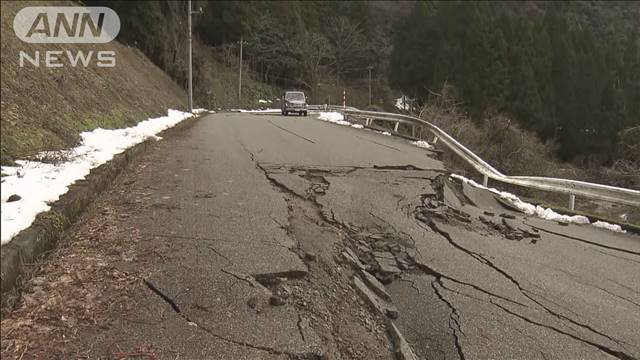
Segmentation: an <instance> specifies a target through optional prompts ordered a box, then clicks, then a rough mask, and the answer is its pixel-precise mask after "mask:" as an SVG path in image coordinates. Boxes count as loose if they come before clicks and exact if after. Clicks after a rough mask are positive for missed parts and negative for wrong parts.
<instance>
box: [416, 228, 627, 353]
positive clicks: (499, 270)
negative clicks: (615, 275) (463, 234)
mask: <svg viewBox="0 0 640 360" xmlns="http://www.w3.org/2000/svg"><path fill="white" fill-rule="evenodd" d="M428 225H429V227H430V228H431V229H432V230H433V231H435V232H437V233H438V234H440V235H441V236H442V237H444V238H445V239H447V241H448V242H449V243H450V244H451V245H452V246H454V247H455V248H456V249H459V250H461V251H463V252H465V253H467V254H469V256H471V257H472V258H473V259H475V260H476V261H478V262H480V263H481V264H483V265H486V266H488V267H490V268H491V269H493V270H494V271H496V272H497V273H499V274H500V275H502V276H503V277H504V278H506V279H507V280H508V281H509V282H510V283H512V284H513V285H514V286H515V287H516V288H517V289H518V291H519V292H520V293H521V294H522V295H523V296H524V297H526V298H527V299H529V300H530V301H532V302H533V303H535V304H536V305H538V306H539V307H540V308H542V310H544V311H545V312H547V313H548V314H550V315H552V316H554V317H556V318H557V319H559V320H561V321H562V320H564V321H567V322H569V323H571V324H573V325H575V326H577V327H579V328H581V329H583V330H585V331H590V332H592V333H593V334H596V335H599V336H601V337H604V338H606V339H608V340H610V341H612V342H613V343H615V344H617V345H619V346H620V347H622V348H623V349H625V350H626V347H625V346H624V344H626V342H624V341H621V340H618V339H615V338H613V337H611V336H609V335H607V334H605V333H604V332H602V331H599V330H597V329H595V328H593V327H592V326H590V325H588V324H585V323H583V322H580V321H578V320H575V319H572V318H570V317H568V316H566V315H563V314H560V313H558V312H556V311H553V310H552V309H550V308H549V307H547V306H545V305H544V304H543V303H542V302H540V301H539V300H537V299H535V298H533V297H532V295H531V294H530V291H529V290H527V289H525V288H524V287H523V286H522V285H521V284H520V282H519V281H517V280H516V279H515V278H514V277H513V276H511V275H509V274H508V273H507V272H506V271H505V270H503V269H502V268H500V267H499V266H497V265H496V264H495V263H493V262H492V261H490V260H489V259H487V258H486V257H485V256H484V255H482V254H479V253H477V252H474V251H471V250H469V249H466V248H465V247H463V246H461V245H460V244H458V243H456V242H455V241H454V240H453V238H452V237H451V235H450V234H449V233H447V232H446V231H443V230H442V229H440V228H438V226H437V223H436V222H434V221H431V222H430V223H429V224H428ZM536 295H538V294H536ZM538 296H540V295H538ZM541 297H542V296H541ZM519 305H521V306H526V305H524V304H521V303H519ZM527 307H528V306H527ZM550 328H552V327H550ZM554 329H555V328H554ZM573 338H574V339H576V340H581V341H583V342H585V343H588V344H590V345H594V344H596V343H594V342H592V341H588V340H586V339H583V338H581V337H578V336H577V335H575V336H573ZM594 346H595V345H594ZM596 347H597V348H598V349H600V350H602V351H605V352H607V353H609V354H611V355H615V354H623V355H626V356H629V358H630V359H632V358H633V357H631V355H629V354H626V353H624V352H618V351H615V350H613V349H611V348H609V347H607V346H605V345H602V344H597V346H596ZM605 349H606V350H605ZM623 359H626V358H623Z"/></svg>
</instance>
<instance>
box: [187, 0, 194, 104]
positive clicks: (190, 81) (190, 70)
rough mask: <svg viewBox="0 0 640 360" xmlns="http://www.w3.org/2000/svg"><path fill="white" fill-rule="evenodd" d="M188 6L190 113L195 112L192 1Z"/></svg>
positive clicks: (188, 2)
mask: <svg viewBox="0 0 640 360" xmlns="http://www.w3.org/2000/svg"><path fill="white" fill-rule="evenodd" d="M187 4H188V5H187V6H189V21H187V22H188V23H189V75H187V78H188V80H187V81H188V82H189V85H188V86H189V112H192V111H193V80H192V79H191V77H192V75H193V70H192V66H193V64H192V61H191V0H189V1H187Z"/></svg>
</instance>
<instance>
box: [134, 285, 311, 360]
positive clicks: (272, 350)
mask: <svg viewBox="0 0 640 360" xmlns="http://www.w3.org/2000/svg"><path fill="white" fill-rule="evenodd" d="M144 283H145V285H146V286H147V287H148V288H149V289H150V290H151V291H152V292H153V293H154V294H156V295H157V296H158V297H160V298H161V299H162V300H163V301H164V302H166V303H167V304H169V306H171V309H172V310H173V311H174V312H175V313H176V314H178V316H179V317H180V318H181V319H183V320H184V321H186V322H187V324H189V325H190V326H194V327H196V328H197V329H199V330H202V331H204V332H205V333H207V334H208V335H210V336H213V337H214V338H216V339H218V340H221V341H224V342H227V343H230V344H234V345H238V346H243V347H248V348H251V349H254V350H259V351H264V352H268V353H270V354H273V355H285V356H288V357H289V358H290V359H300V358H305V357H306V358H308V356H307V355H308V354H297V353H292V352H289V351H283V350H278V349H275V348H271V347H268V346H261V345H256V344H251V343H249V342H246V341H241V340H235V339H230V338H228V337H225V336H222V335H220V334H218V333H216V332H215V331H213V330H211V329H209V328H208V327H206V326H204V325H203V324H201V323H199V322H197V321H194V320H193V319H191V318H190V317H189V316H188V315H187V314H185V313H184V312H183V311H182V309H180V307H179V306H178V305H177V303H176V302H175V301H174V300H173V299H172V298H171V297H170V296H168V295H167V294H165V292H163V291H162V290H160V288H158V287H157V286H156V285H155V284H153V282H151V281H150V280H144Z"/></svg>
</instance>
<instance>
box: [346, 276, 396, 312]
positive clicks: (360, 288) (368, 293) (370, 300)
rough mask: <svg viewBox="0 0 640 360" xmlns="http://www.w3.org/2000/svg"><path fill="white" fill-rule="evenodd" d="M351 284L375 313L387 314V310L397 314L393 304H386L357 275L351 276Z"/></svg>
mask: <svg viewBox="0 0 640 360" xmlns="http://www.w3.org/2000/svg"><path fill="white" fill-rule="evenodd" d="M353 284H354V285H355V288H356V291H357V292H358V294H359V295H360V296H361V297H362V298H363V300H364V301H366V302H367V304H369V305H370V306H371V307H372V308H373V309H374V310H375V311H376V312H377V313H379V314H381V315H385V316H388V313H387V310H389V309H390V310H389V311H390V312H391V313H392V314H393V313H395V314H397V310H396V309H395V307H394V306H392V305H390V304H388V303H387V302H386V301H384V300H383V299H381V298H380V297H379V296H378V295H376V294H375V293H374V292H373V291H372V290H371V289H369V287H368V286H367V285H366V284H365V283H364V282H363V281H362V280H361V279H360V277H358V276H354V277H353Z"/></svg>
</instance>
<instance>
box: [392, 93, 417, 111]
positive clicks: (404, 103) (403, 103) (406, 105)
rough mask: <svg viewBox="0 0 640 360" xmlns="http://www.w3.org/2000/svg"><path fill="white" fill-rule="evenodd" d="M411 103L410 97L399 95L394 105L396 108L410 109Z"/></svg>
mask: <svg viewBox="0 0 640 360" xmlns="http://www.w3.org/2000/svg"><path fill="white" fill-rule="evenodd" d="M412 103H413V100H412V99H409V98H408V97H406V96H404V95H402V96H401V97H399V98H397V99H396V102H395V104H394V105H395V107H396V109H398V110H411V104H412Z"/></svg>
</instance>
